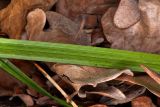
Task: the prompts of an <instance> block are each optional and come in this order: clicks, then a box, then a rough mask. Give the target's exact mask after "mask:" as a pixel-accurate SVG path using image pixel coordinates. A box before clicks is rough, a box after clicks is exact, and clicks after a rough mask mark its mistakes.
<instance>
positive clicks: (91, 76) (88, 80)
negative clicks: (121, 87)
mask: <svg viewBox="0 0 160 107" xmlns="http://www.w3.org/2000/svg"><path fill="white" fill-rule="evenodd" d="M51 69H52V70H55V72H56V73H57V74H58V75H61V76H62V75H65V76H67V77H68V78H69V79H70V80H71V81H72V82H74V83H77V84H86V85H93V86H96V85H97V84H98V83H102V82H105V81H110V80H113V79H115V78H117V77H118V76H120V75H121V74H123V73H124V74H128V75H131V76H133V73H132V72H131V71H130V70H129V69H126V70H122V71H120V70H116V69H104V68H96V67H88V66H76V65H63V64H55V65H54V66H53V67H52V68H51Z"/></svg>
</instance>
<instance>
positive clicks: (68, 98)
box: [34, 63, 78, 107]
mask: <svg viewBox="0 0 160 107" xmlns="http://www.w3.org/2000/svg"><path fill="white" fill-rule="evenodd" d="M34 65H35V66H36V67H37V68H38V69H39V70H40V71H41V73H42V74H43V75H44V76H45V77H46V78H47V79H48V80H49V81H50V82H51V83H52V84H53V85H54V86H55V87H56V88H57V89H58V90H59V91H60V92H61V94H62V95H63V96H64V97H65V98H66V100H67V102H69V103H71V104H72V106H73V107H78V106H77V104H76V103H75V102H74V101H73V100H71V99H70V97H69V96H68V95H67V94H66V92H65V91H64V90H63V89H62V88H61V87H60V86H59V85H58V84H57V83H56V82H55V81H54V80H53V79H52V78H51V76H49V75H48V74H47V73H46V71H44V70H43V69H42V68H41V67H40V66H39V65H38V64H36V63H34Z"/></svg>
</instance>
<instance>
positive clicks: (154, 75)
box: [140, 65, 160, 84]
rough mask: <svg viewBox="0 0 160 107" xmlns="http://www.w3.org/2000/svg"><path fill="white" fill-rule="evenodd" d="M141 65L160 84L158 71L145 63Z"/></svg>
mask: <svg viewBox="0 0 160 107" xmlns="http://www.w3.org/2000/svg"><path fill="white" fill-rule="evenodd" d="M140 66H141V68H142V69H143V70H144V71H145V72H146V73H147V74H148V75H149V76H150V77H152V78H153V79H154V80H155V81H156V82H157V83H158V84H160V76H159V75H158V74H157V73H155V72H153V71H151V70H150V69H149V68H147V67H146V66H144V65H140Z"/></svg>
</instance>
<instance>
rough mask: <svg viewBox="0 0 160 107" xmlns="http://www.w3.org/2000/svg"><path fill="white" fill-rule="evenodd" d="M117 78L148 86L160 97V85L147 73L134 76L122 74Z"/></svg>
mask: <svg viewBox="0 0 160 107" xmlns="http://www.w3.org/2000/svg"><path fill="white" fill-rule="evenodd" d="M116 79H117V80H121V81H128V82H131V83H133V84H137V85H141V86H143V87H146V88H147V89H148V90H149V91H150V92H152V93H153V94H155V95H156V96H158V97H160V85H159V84H158V83H157V82H155V81H154V80H153V79H152V78H151V77H149V76H147V75H142V76H134V77H132V76H129V75H122V76H120V77H118V78H116Z"/></svg>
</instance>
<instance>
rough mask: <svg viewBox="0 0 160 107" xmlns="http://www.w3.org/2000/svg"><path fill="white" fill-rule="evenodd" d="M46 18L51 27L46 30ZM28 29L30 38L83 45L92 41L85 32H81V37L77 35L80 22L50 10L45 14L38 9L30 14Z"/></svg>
mask: <svg viewBox="0 0 160 107" xmlns="http://www.w3.org/2000/svg"><path fill="white" fill-rule="evenodd" d="M37 19H39V20H37ZM46 19H47V21H48V23H49V28H48V29H47V30H45V31H44V30H43V28H44V26H45V23H46ZM26 31H27V35H28V36H29V40H35V41H46V42H58V43H72V44H82V45H89V44H90V43H91V39H90V37H89V36H86V35H85V33H84V32H80V34H79V35H81V36H79V38H76V37H75V36H76V34H77V33H78V32H79V24H76V23H74V22H73V21H71V20H70V19H68V18H66V17H64V16H62V15H60V14H58V13H56V12H51V11H48V12H46V14H45V13H44V11H43V10H41V9H36V10H34V11H32V12H30V13H29V14H28V16H27V26H26Z"/></svg>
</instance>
